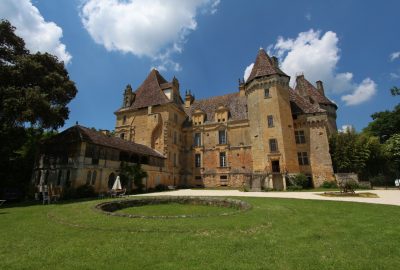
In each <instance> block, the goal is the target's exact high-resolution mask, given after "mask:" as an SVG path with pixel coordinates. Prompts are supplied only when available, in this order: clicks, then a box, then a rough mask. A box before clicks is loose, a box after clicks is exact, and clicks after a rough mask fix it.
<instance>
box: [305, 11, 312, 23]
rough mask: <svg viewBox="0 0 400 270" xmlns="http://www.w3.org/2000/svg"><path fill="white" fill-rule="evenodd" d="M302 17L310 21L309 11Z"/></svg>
mask: <svg viewBox="0 0 400 270" xmlns="http://www.w3.org/2000/svg"><path fill="white" fill-rule="evenodd" d="M304 17H305V18H306V20H307V21H311V13H307V14H306V15H305V16H304Z"/></svg>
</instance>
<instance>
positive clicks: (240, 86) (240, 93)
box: [239, 79, 246, 97]
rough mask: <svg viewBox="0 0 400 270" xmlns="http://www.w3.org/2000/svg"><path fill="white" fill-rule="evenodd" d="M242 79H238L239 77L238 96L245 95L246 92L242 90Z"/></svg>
mask: <svg viewBox="0 0 400 270" xmlns="http://www.w3.org/2000/svg"><path fill="white" fill-rule="evenodd" d="M244 85H245V84H244V79H243V80H240V79H239V96H241V97H244V96H245V95H246V92H245V90H244Z"/></svg>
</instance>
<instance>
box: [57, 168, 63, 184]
mask: <svg viewBox="0 0 400 270" xmlns="http://www.w3.org/2000/svg"><path fill="white" fill-rule="evenodd" d="M61 177H62V170H59V171H58V177H57V186H60V185H61Z"/></svg>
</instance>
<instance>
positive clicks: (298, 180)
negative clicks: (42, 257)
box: [293, 173, 310, 188]
mask: <svg viewBox="0 0 400 270" xmlns="http://www.w3.org/2000/svg"><path fill="white" fill-rule="evenodd" d="M293 184H294V185H293V186H298V187H301V188H309V187H310V180H309V179H308V178H307V176H305V175H304V174H302V173H299V174H296V175H295V176H294V177H293Z"/></svg>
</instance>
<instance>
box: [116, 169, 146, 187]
mask: <svg viewBox="0 0 400 270" xmlns="http://www.w3.org/2000/svg"><path fill="white" fill-rule="evenodd" d="M121 175H122V177H123V178H125V179H126V180H127V182H128V190H129V191H131V189H132V180H133V183H134V184H135V187H136V189H137V190H138V191H139V192H142V190H143V187H144V185H143V178H146V177H147V176H148V175H147V172H146V171H144V170H143V169H142V167H141V165H140V164H139V163H138V164H133V165H129V164H128V163H125V162H121Z"/></svg>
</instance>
